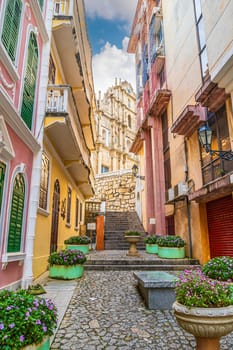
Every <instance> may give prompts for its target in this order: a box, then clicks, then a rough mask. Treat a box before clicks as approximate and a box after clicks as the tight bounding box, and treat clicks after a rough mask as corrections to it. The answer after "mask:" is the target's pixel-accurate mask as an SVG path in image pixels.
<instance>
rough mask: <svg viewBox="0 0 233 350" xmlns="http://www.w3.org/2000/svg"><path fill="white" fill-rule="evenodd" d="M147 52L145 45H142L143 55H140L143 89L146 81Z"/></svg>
mask: <svg viewBox="0 0 233 350" xmlns="http://www.w3.org/2000/svg"><path fill="white" fill-rule="evenodd" d="M147 68H148V52H147V45H146V44H145V45H144V48H143V55H142V85H143V87H144V86H145V85H146V82H147V80H148V73H147Z"/></svg>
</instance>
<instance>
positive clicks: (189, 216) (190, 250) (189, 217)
mask: <svg viewBox="0 0 233 350" xmlns="http://www.w3.org/2000/svg"><path fill="white" fill-rule="evenodd" d="M184 153H185V181H186V182H188V180H189V171H188V151H187V141H186V140H184ZM185 199H186V207H187V218H188V239H189V256H190V258H192V257H193V247H192V228H191V212H190V201H189V198H188V195H186V197H185Z"/></svg>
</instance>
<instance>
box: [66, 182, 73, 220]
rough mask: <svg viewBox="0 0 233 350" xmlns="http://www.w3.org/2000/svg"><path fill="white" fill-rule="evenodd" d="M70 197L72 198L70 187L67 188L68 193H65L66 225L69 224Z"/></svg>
mask: <svg viewBox="0 0 233 350" xmlns="http://www.w3.org/2000/svg"><path fill="white" fill-rule="evenodd" d="M71 197H72V190H71V188H70V187H68V192H67V208H66V223H67V224H70V214H71Z"/></svg>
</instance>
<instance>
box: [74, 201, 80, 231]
mask: <svg viewBox="0 0 233 350" xmlns="http://www.w3.org/2000/svg"><path fill="white" fill-rule="evenodd" d="M78 219H79V199H78V198H76V208H75V227H78V226H79V220H78Z"/></svg>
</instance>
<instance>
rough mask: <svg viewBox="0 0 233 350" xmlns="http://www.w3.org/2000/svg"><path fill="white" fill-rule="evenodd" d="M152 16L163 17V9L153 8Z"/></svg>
mask: <svg viewBox="0 0 233 350" xmlns="http://www.w3.org/2000/svg"><path fill="white" fill-rule="evenodd" d="M152 15H156V16H162V8H161V7H157V6H155V7H153V10H152Z"/></svg>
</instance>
